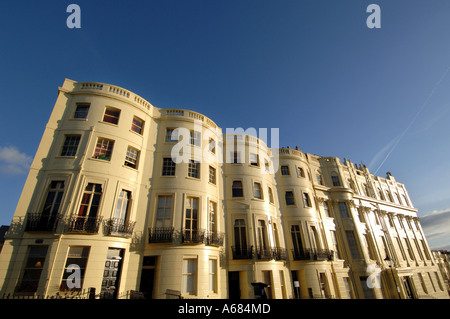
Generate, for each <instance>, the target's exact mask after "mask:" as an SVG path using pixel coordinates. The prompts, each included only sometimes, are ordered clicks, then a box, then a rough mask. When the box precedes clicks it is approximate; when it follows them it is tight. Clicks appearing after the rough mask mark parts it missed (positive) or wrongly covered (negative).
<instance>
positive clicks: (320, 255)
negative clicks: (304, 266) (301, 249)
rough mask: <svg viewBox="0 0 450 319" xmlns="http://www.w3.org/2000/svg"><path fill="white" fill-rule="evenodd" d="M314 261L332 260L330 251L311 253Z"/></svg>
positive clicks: (322, 250)
mask: <svg viewBox="0 0 450 319" xmlns="http://www.w3.org/2000/svg"><path fill="white" fill-rule="evenodd" d="M313 253H314V259H315V260H333V259H334V254H333V251H332V250H328V249H316V250H314V251H313Z"/></svg>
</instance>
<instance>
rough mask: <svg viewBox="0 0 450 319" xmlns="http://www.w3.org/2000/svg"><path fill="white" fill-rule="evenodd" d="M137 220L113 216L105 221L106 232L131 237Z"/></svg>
mask: <svg viewBox="0 0 450 319" xmlns="http://www.w3.org/2000/svg"><path fill="white" fill-rule="evenodd" d="M135 224H136V222H132V221H126V220H123V219H118V218H112V219H108V220H106V221H105V230H106V231H105V232H106V234H108V235H111V236H121V237H131V236H132V235H133V229H134V225H135Z"/></svg>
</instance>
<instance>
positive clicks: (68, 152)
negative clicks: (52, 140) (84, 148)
mask: <svg viewBox="0 0 450 319" xmlns="http://www.w3.org/2000/svg"><path fill="white" fill-rule="evenodd" d="M80 138H81V136H80V135H66V139H65V140H64V145H63V148H62V150H61V156H75V155H76V153H77V149H78V144H79V143H80Z"/></svg>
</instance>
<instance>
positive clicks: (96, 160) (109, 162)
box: [88, 157, 111, 164]
mask: <svg viewBox="0 0 450 319" xmlns="http://www.w3.org/2000/svg"><path fill="white" fill-rule="evenodd" d="M88 160H91V161H95V162H101V163H107V164H111V159H110V160H109V161H107V160H104V159H100V158H94V157H88Z"/></svg>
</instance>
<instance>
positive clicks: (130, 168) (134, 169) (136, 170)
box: [122, 165, 138, 172]
mask: <svg viewBox="0 0 450 319" xmlns="http://www.w3.org/2000/svg"><path fill="white" fill-rule="evenodd" d="M122 167H123V168H127V169H129V170H132V171H133V172H138V169H137V167H136V168H134V167H131V166H128V165H122Z"/></svg>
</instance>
